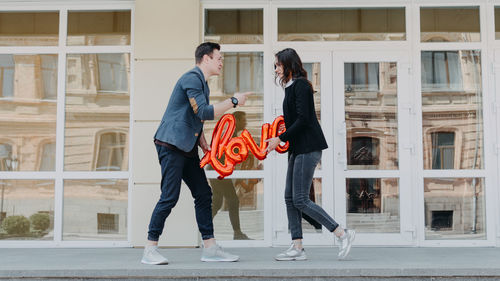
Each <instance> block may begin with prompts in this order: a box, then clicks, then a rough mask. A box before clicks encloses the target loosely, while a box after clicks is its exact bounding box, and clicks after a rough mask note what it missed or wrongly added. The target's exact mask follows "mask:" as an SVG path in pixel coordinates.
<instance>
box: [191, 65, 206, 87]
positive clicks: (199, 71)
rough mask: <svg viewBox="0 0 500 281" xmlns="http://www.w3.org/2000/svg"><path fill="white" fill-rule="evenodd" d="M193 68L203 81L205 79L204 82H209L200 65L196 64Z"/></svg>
mask: <svg viewBox="0 0 500 281" xmlns="http://www.w3.org/2000/svg"><path fill="white" fill-rule="evenodd" d="M193 70H194V71H195V72H196V73H198V74H199V75H200V76H201V81H203V83H207V79H205V75H203V71H201V68H200V67H199V66H195V67H194V68H193Z"/></svg>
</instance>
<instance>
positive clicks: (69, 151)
mask: <svg viewBox="0 0 500 281" xmlns="http://www.w3.org/2000/svg"><path fill="white" fill-rule="evenodd" d="M129 79H130V55H129V54H69V55H68V57H67V71H66V119H65V122H66V123H65V130H64V132H65V151H64V169H65V170H66V171H95V170H98V171H126V170H128V146H127V143H128V141H127V140H128V128H129V118H130V95H129V81H130V80H129Z"/></svg>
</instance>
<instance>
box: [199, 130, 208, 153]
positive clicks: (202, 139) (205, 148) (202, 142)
mask: <svg viewBox="0 0 500 281" xmlns="http://www.w3.org/2000/svg"><path fill="white" fill-rule="evenodd" d="M200 147H201V150H203V153H207V151H210V146H209V145H208V143H207V140H206V139H205V134H204V133H203V132H202V133H201V136H200Z"/></svg>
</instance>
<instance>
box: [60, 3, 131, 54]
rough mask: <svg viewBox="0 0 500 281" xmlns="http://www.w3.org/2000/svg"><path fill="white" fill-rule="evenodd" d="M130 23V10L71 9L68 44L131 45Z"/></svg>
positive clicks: (69, 13)
mask: <svg viewBox="0 0 500 281" xmlns="http://www.w3.org/2000/svg"><path fill="white" fill-rule="evenodd" d="M130 25H131V14H130V11H83V12H82V11H78V12H76V11H69V12H68V42H67V44H68V45H69V46H75V45H90V46H95V45H108V46H109V45H130Z"/></svg>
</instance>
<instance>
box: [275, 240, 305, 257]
mask: <svg viewBox="0 0 500 281" xmlns="http://www.w3.org/2000/svg"><path fill="white" fill-rule="evenodd" d="M274 259H276V260H277V261H305V260H307V256H306V251H304V248H302V249H300V250H299V249H297V248H296V247H295V246H294V245H293V243H292V245H291V246H290V248H288V250H285V251H284V252H283V253H281V254H278V255H277V256H275V257H274Z"/></svg>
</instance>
